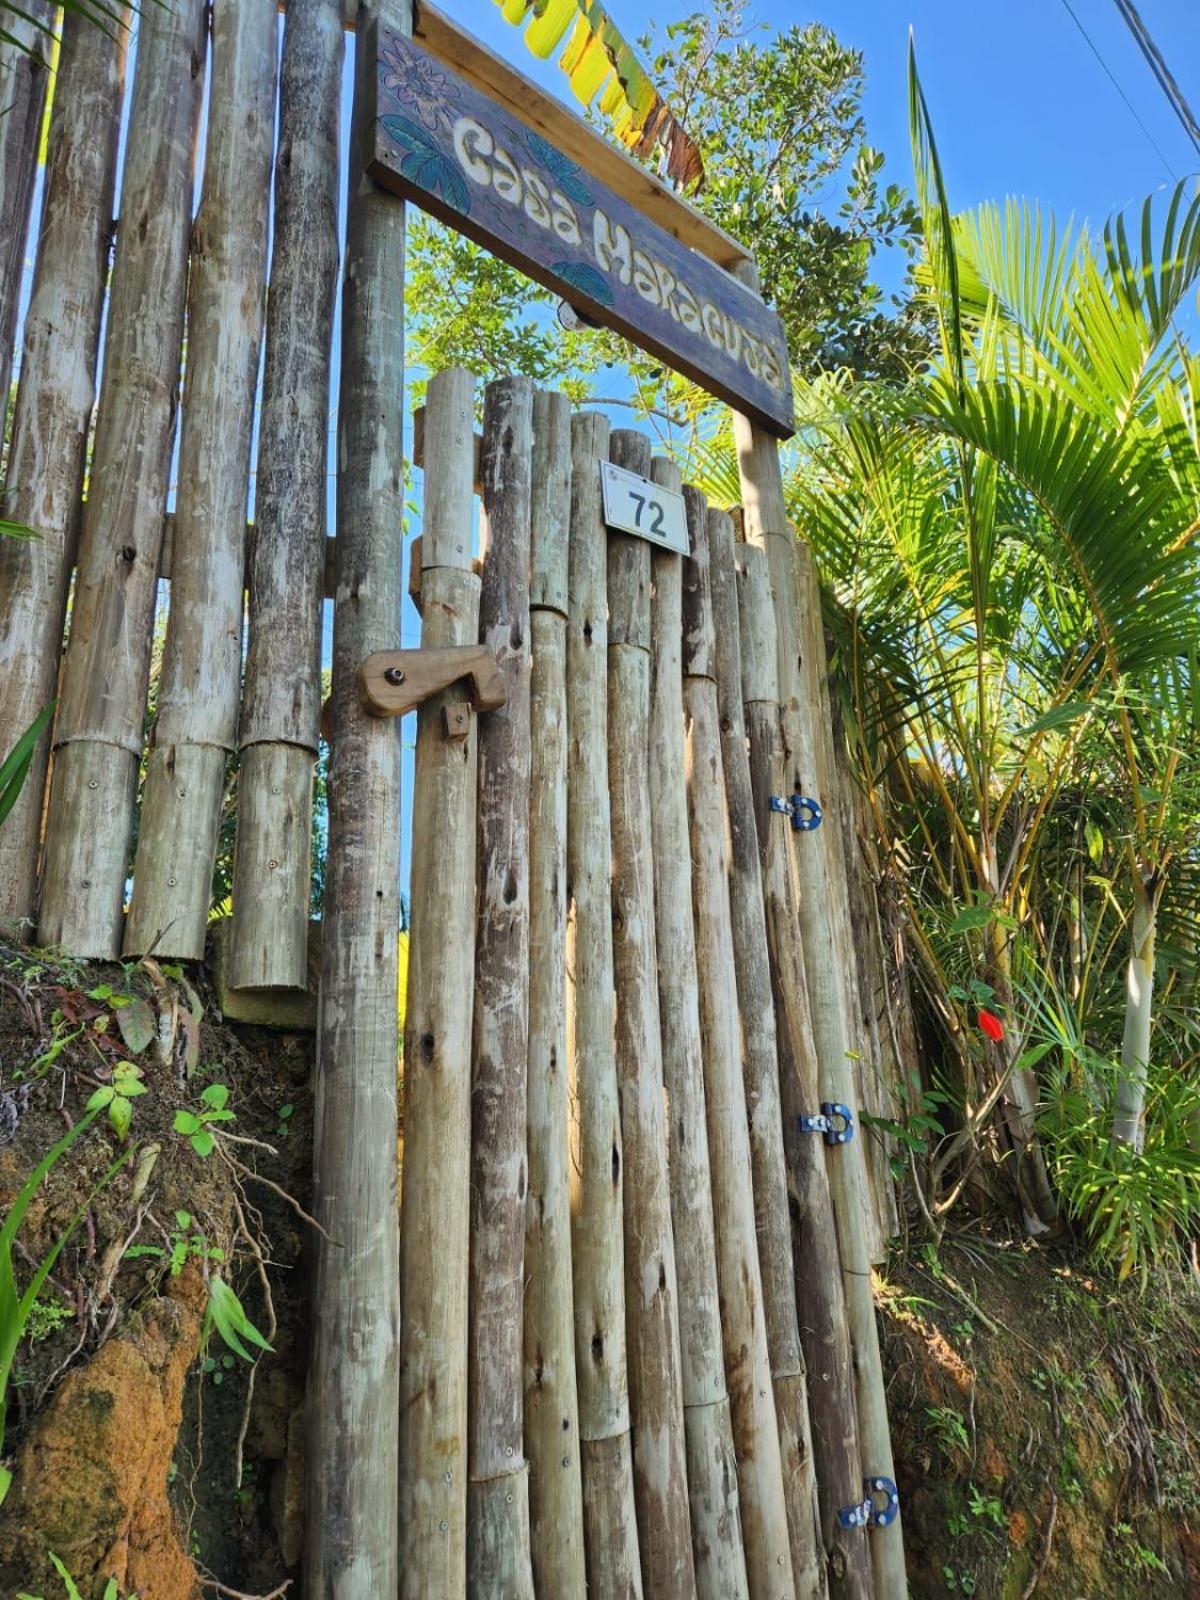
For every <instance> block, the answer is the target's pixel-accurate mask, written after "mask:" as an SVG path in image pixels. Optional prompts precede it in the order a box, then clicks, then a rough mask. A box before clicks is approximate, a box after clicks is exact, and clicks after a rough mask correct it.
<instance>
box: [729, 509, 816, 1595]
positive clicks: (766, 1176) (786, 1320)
mask: <svg viewBox="0 0 1200 1600" xmlns="http://www.w3.org/2000/svg"><path fill="white" fill-rule="evenodd" d="M707 528H708V558H709V580H710V588H711V594H712V608H713V622H714V626H715V636H716V643H715V649H714V653H713V659H714V664H715V668H716V676H717V705H718V709H719V711H720V718H721V764H722V767H723V768H724V772H725V796H726V801H727V804H728V807H729V851H730V857H729V859H730V874H729V905H730V913H731V917H732V926H733V953H734V960H735V963H736V966H737V999H738V1009H739V1011H740V1013H741V1018H742V1071H743V1075H744V1078H745V1083H746V1102H747V1110H748V1112H749V1117H750V1153H751V1157H752V1161H753V1170H754V1212H755V1228H756V1233H757V1236H758V1259H759V1265H760V1268H761V1271H762V1283H763V1303H764V1307H765V1310H766V1317H767V1348H768V1351H769V1353H770V1358H771V1376H772V1378H773V1380H774V1388H775V1415H776V1418H777V1420H778V1423H779V1444H780V1449H781V1450H782V1452H783V1470H784V1480H783V1481H784V1493H785V1495H786V1497H787V1508H788V1532H789V1535H790V1537H791V1546H792V1570H793V1573H794V1575H795V1579H796V1595H797V1600H810V1597H816V1596H820V1595H824V1594H825V1593H827V1587H826V1578H825V1559H824V1549H823V1544H822V1540H821V1537H820V1512H819V1510H818V1507H817V1481H816V1477H815V1475H814V1469H813V1452H812V1433H811V1429H810V1426H809V1418H808V1395H807V1383H806V1379H805V1369H804V1352H803V1349H802V1347H801V1343H800V1327H799V1323H798V1321H797V1316H796V1278H795V1272H794V1270H793V1264H792V1236H791V1221H790V1218H789V1215H788V1185H787V1167H786V1162H785V1160H784V1154H783V1115H782V1111H781V1109H780V1098H779V1055H778V1048H777V1044H776V1028H775V998H774V995H773V993H772V990H771V961H770V956H769V954H768V951H767V928H766V921H765V918H764V913H763V886H762V872H761V868H760V866H759V859H758V827H757V819H756V815H755V801H754V788H753V784H752V782H751V778H750V757H749V753H748V751H747V748H746V721H745V715H744V713H743V710H742V661H741V643H740V633H739V626H738V598H737V577H736V574H735V572H734V561H733V522H732V520H731V518H730V517H729V516H728V515H727V514H726V513H725V512H723V511H714V510H710V511H709V513H708V523H707Z"/></svg>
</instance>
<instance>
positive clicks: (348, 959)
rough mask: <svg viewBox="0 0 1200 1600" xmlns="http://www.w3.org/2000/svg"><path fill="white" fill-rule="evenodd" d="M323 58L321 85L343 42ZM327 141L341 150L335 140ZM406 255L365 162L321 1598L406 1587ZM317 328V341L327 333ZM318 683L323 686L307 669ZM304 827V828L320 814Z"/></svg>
mask: <svg viewBox="0 0 1200 1600" xmlns="http://www.w3.org/2000/svg"><path fill="white" fill-rule="evenodd" d="M387 15H388V18H389V20H391V21H395V22H396V23H397V24H398V25H400V26H403V25H404V24H405V22H406V21H407V20H408V17H409V13H408V10H407V7H406V6H405V5H404V4H402V3H401V4H398V5H397V6H396V8H395V9H394V10H393V9H392V8H390V7H389V9H388V12H387ZM376 16H377V12H376V9H375V6H374V5H373V4H372V5H366V6H364V8H363V10H362V12H361V13H360V27H361V30H362V31H361V32H360V33H359V54H358V58H357V63H356V65H357V72H356V75H355V86H354V88H355V92H354V115H353V122H352V144H351V148H352V149H353V150H354V151H355V152H360V151H361V150H362V147H363V142H364V141H365V140H366V139H367V138H368V137H370V136H371V133H372V130H373V128H374V121H375V117H374V87H375V56H374V52H373V50H372V49H371V48H370V46H369V39H370V26H371V24H372V23H373V22H374V20H375V18H376ZM311 20H312V22H313V23H314V25H315V28H316V30H317V32H318V33H319V32H320V30H321V29H322V28H328V27H329V26H330V25H331V24H332V23H333V22H336V21H337V20H338V19H337V18H336V15H335V16H334V17H332V18H331V17H329V15H328V13H327V11H326V8H325V7H324V6H322V7H321V9H320V12H319V13H318V14H317V15H315V16H314V17H313V18H312V19H311ZM310 38H311V35H310ZM331 42H332V41H331ZM312 59H313V61H314V65H318V64H319V65H318V76H319V77H320V76H321V72H322V71H323V67H324V64H325V63H327V62H328V59H329V50H328V47H326V48H324V49H320V48H318V49H317V52H316V55H315V57H314V58H312ZM298 65H299V63H297V66H298ZM322 81H325V80H324V79H323V78H322ZM335 105H336V101H335ZM292 139H293V141H294V142H293V143H291V144H290V145H289V146H288V154H289V159H290V160H292V161H293V162H295V161H303V160H304V159H305V154H304V152H303V150H302V149H301V148H300V147H301V146H303V144H304V142H305V136H304V132H303V131H302V130H301V129H299V128H298V127H296V126H295V125H293V132H292ZM316 144H317V147H318V148H319V149H321V150H327V149H328V146H327V144H326V143H325V141H324V140H322V139H318V140H317V141H316ZM282 148H283V147H282V145H281V151H282ZM403 260H404V208H403V206H400V205H397V203H396V201H395V200H394V199H393V198H392V197H391V196H390V195H385V194H384V193H383V192H382V191H381V190H377V189H376V188H375V187H374V186H373V185H372V184H371V183H370V182H369V180H367V179H366V178H365V177H364V176H363V172H362V166H361V158H360V156H359V155H357V154H356V156H355V164H354V165H353V166H352V167H351V170H350V198H349V215H348V220H347V227H346V273H345V287H344V292H343V300H342V383H341V392H340V395H339V403H338V460H339V466H340V469H341V470H340V472H339V475H338V485H337V488H338V498H337V513H338V541H337V562H336V571H335V599H334V612H333V675H332V691H331V693H332V704H331V717H332V740H331V744H332V751H333V759H332V763H331V767H330V775H329V868H328V873H327V876H326V888H325V926H324V939H323V940H322V949H321V999H320V1012H319V1017H318V1024H317V1075H316V1106H315V1113H314V1121H315V1134H314V1139H315V1150H314V1158H313V1159H314V1192H315V1197H314V1207H315V1214H316V1216H317V1218H318V1220H319V1221H320V1223H321V1226H322V1229H323V1230H324V1232H323V1233H322V1234H321V1235H320V1236H319V1237H318V1241H317V1273H316V1283H315V1286H314V1293H313V1299H312V1307H313V1310H312V1317H313V1330H312V1353H311V1364H310V1369H309V1381H308V1407H307V1443H306V1459H305V1479H306V1505H305V1528H306V1531H305V1539H306V1556H307V1570H306V1582H305V1593H306V1594H307V1595H309V1596H311V1597H312V1600H334V1597H336V1600H374V1597H376V1596H379V1595H386V1596H388V1597H389V1600H390V1597H391V1596H393V1595H395V1594H397V1592H398V1562H399V1540H398V1538H397V1533H396V1515H397V1498H398V1473H397V1462H398V1449H397V1396H398V1382H399V1377H398V1357H399V1351H398V1332H399V1330H398V1323H399V1317H400V1302H399V1296H398V1292H397V1291H398V1281H397V1272H396V1260H397V1251H398V1235H397V1220H396V1055H397V1038H396V1033H397V1017H396V976H397V940H398V933H399V926H400V750H399V738H398V730H397V727H396V724H395V723H394V722H391V721H381V720H378V719H376V718H372V717H369V716H367V715H366V714H365V713H364V711H363V709H362V706H361V705H360V703H359V699H358V692H357V685H356V682H355V675H356V671H357V668H358V665H359V663H360V662H361V661H362V660H363V659H364V657H366V656H367V655H369V654H371V653H372V652H373V651H375V650H379V649H383V648H393V647H394V646H395V644H396V641H397V639H398V637H399V628H400V568H401V550H402V530H403V487H402V484H403V455H402V420H403V419H402V410H401V408H402V404H403V395H404V273H403V266H402V263H403ZM317 328H318V338H319V339H322V338H323V336H324V326H323V324H321V323H320V322H318V324H317ZM319 370H320V369H319V367H318V371H319ZM318 393H320V391H319V390H318ZM306 531H307V530H306ZM304 687H305V690H306V691H307V692H309V693H311V691H312V683H311V680H308V681H307V682H306V683H305V686H304ZM305 754H306V756H307V754H308V753H307V752H305ZM304 822H305V827H306V828H307V826H308V816H307V813H306V814H305V819H304ZM471 853H472V856H473V850H472V852H471ZM304 889H305V894H307V883H305V885H304ZM467 970H468V972H469V970H470V969H469V967H468V969H467Z"/></svg>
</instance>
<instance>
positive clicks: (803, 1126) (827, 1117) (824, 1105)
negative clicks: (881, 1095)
mask: <svg viewBox="0 0 1200 1600" xmlns="http://www.w3.org/2000/svg"><path fill="white" fill-rule="evenodd" d="M796 1120H797V1122H798V1123H799V1124H800V1132H801V1133H823V1134H824V1135H825V1143H826V1144H829V1145H835V1144H849V1143H850V1141H851V1139H853V1137H854V1113H853V1112H852V1111H851V1110H850V1107H849V1106H844V1105H842V1104H841V1102H840V1101H837V1100H822V1102H821V1114H820V1116H816V1115H813V1116H801V1117H797V1118H796ZM839 1122H840V1123H841V1126H840V1127H838V1126H837V1124H838V1123H839Z"/></svg>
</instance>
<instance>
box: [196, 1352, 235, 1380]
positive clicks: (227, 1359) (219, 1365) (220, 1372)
mask: <svg viewBox="0 0 1200 1600" xmlns="http://www.w3.org/2000/svg"><path fill="white" fill-rule="evenodd" d="M236 1366H237V1362H236V1361H235V1360H234V1359H233V1357H232V1356H222V1357H221V1359H220V1360H219V1361H218V1360H217V1358H216V1357H215V1356H205V1358H204V1364H203V1367H202V1369H201V1370H202V1371H203V1372H204V1373H205V1375H206V1376H207V1377H210V1378H211V1379H212V1381H213V1382H214V1383H215V1384H221V1383H224V1382H225V1374H226V1373H227V1372H232V1371H233V1369H234V1367H236Z"/></svg>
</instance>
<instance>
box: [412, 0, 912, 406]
mask: <svg viewBox="0 0 1200 1600" xmlns="http://www.w3.org/2000/svg"><path fill="white" fill-rule="evenodd" d="M743 12H744V8H743V0H711V3H710V5H709V8H708V9H707V10H703V11H695V12H692V13H691V14H690V15H688V16H686V17H684V18H683V19H682V20H680V21H677V22H674V23H671V24H670V25H668V26H666V27H660V28H658V29H657V31H656V32H655V33H654V34H653V35H651V36H649V37H647V38H646V39H644V40H642V41H641V45H642V48H643V51H645V52H647V53H649V54H650V58H651V66H652V71H653V75H654V77H655V78H656V80H657V81H658V82H659V84H660V86H661V87H662V89H663V92H664V94H665V96H666V98H667V101H668V103H669V104H670V105H671V106H672V107H673V108H674V109H675V111H676V112H677V113H678V114H679V116H680V118H681V120H682V121H683V123H684V125H685V126H686V127H687V128H688V131H689V132H690V133H691V134H692V135H693V137H694V138H695V139H696V141H697V143H698V145H699V146H700V149H701V152H702V154H703V157H704V164H705V186H704V189H703V192H702V193H701V194H700V195H699V196H698V197H696V198H697V203H698V204H699V205H700V206H701V207H702V209H703V210H704V211H705V212H706V214H707V215H708V216H710V217H712V218H713V220H714V221H716V222H718V223H719V224H720V225H721V226H722V227H724V228H726V229H727V230H728V231H729V232H730V233H732V234H733V235H735V237H737V238H739V239H741V240H743V241H744V242H745V243H746V244H747V245H748V246H750V247H751V248H752V249H753V251H754V253H755V256H756V259H757V261H758V263H759V267H760V272H761V277H762V284H763V290H764V293H765V294H766V296H767V298H768V299H769V300H771V301H772V302H773V303H774V304H775V305H776V307H777V308H778V310H779V312H780V315H781V316H782V318H783V321H784V325H785V327H786V330H787V335H788V342H789V346H790V349H791V354H792V360H793V363H794V365H795V367H796V369H797V371H798V372H800V373H802V374H809V373H814V372H817V371H820V370H823V369H826V368H831V367H841V366H846V367H849V368H851V369H853V370H854V371H856V372H859V373H862V374H864V375H868V376H878V375H885V374H886V375H889V376H893V377H901V376H904V375H906V374H907V373H908V371H909V370H910V369H911V368H912V367H913V366H914V365H916V364H919V363H920V362H921V361H923V360H924V359H925V358H926V356H927V355H928V353H929V350H930V338H929V326H928V320H927V318H926V317H925V315H924V313H923V312H922V311H921V309H920V306H919V302H918V301H916V300H914V299H912V298H906V299H905V300H904V302H903V304H899V305H889V303H888V301H887V298H886V297H885V295H884V294H883V292H882V291H881V290H880V289H879V288H878V287H877V285H875V284H874V283H873V282H872V281H871V272H872V263H873V258H874V256H875V255H876V253H877V252H878V251H879V250H880V249H881V248H883V247H886V246H888V245H895V246H897V247H899V248H902V249H904V250H906V251H907V250H909V249H911V247H912V245H913V243H914V241H915V239H916V237H917V234H918V231H919V219H918V214H917V211H916V208H915V206H914V205H913V204H912V202H911V200H910V199H909V197H908V196H907V195H906V194H905V193H904V192H903V191H902V190H901V189H900V188H899V187H898V186H897V185H895V184H890V185H885V184H884V183H883V180H882V169H883V157H882V155H881V154H880V153H879V152H878V151H876V150H873V149H871V147H870V146H869V145H867V144H866V143H865V137H864V135H865V128H864V123H863V118H862V110H861V102H862V92H863V68H862V57H861V55H860V54H859V53H858V52H856V51H853V50H848V49H846V48H845V47H844V46H843V45H841V44H840V43H839V42H838V40H837V39H836V38H835V37H834V35H833V34H832V33H831V32H830V31H829V29H827V28H824V27H821V26H819V25H818V24H812V25H810V26H808V27H805V28H799V27H793V28H790V29H788V30H787V31H786V32H784V33H780V34H778V35H773V34H772V33H771V31H770V30H769V29H768V28H766V27H765V26H753V27H751V26H748V25H747V23H746V21H745V17H744V14H743ZM407 283H408V295H407V298H408V305H409V308H410V310H409V331H410V337H411V340H412V345H411V356H412V360H413V361H414V362H415V363H416V364H417V365H418V366H420V367H423V368H425V369H426V370H428V371H436V370H438V369H439V368H441V367H444V366H447V365H454V364H458V365H462V366H466V367H469V368H470V369H471V370H472V371H474V372H476V373H479V374H480V375H481V376H483V377H491V376H493V375H495V374H498V373H505V372H513V371H520V372H525V373H528V374H529V375H530V376H531V377H533V378H534V379H535V380H536V381H538V382H542V383H554V384H557V385H560V386H562V387H564V388H565V389H566V390H567V391H568V392H569V393H571V394H572V396H573V397H574V398H575V399H576V400H582V399H584V398H600V399H604V398H608V397H609V395H610V391H611V388H612V387H613V386H612V385H609V384H606V380H605V376H604V374H605V372H606V370H607V369H609V368H614V367H620V368H622V369H624V370H626V371H628V373H629V375H630V377H631V378H632V380H633V384H634V389H635V393H636V396H637V400H638V403H639V404H640V406H641V407H642V408H643V409H644V410H647V411H650V410H655V409H663V408H668V409H669V410H670V411H671V413H672V414H673V415H677V416H684V417H688V416H692V415H694V414H695V413H696V412H697V411H699V410H700V409H702V408H703V407H704V406H705V405H706V404H707V400H706V397H704V396H702V395H701V394H700V393H699V391H697V390H696V389H695V386H694V385H691V384H688V383H686V382H685V381H683V380H680V379H676V378H674V377H673V376H671V375H669V374H668V373H666V372H665V371H664V370H663V369H662V367H661V366H660V365H659V363H658V362H657V361H655V360H654V359H653V358H651V357H648V356H645V355H643V354H641V353H640V352H638V351H636V350H634V349H633V348H632V347H631V346H630V345H628V344H627V343H626V341H625V340H623V339H620V338H619V337H617V336H616V335H614V334H610V333H608V332H605V331H597V330H590V329H584V330H574V331H568V330H565V329H563V328H560V327H559V326H558V325H557V323H556V321H555V320H554V317H553V315H552V311H553V308H554V306H555V305H556V304H557V297H556V296H554V295H552V294H550V293H549V292H548V291H546V290H543V289H541V288H539V287H538V286H537V285H535V284H532V283H531V282H530V281H529V280H528V279H527V278H525V277H524V276H523V275H522V274H521V273H519V272H517V271H516V270H515V269H514V268H512V267H509V266H507V265H505V264H504V263H503V262H500V261H497V260H495V259H494V258H493V257H491V256H490V255H488V253H487V252H486V251H484V250H481V249H479V248H478V246H476V245H473V244H471V243H470V242H469V241H468V240H465V239H463V238H461V237H460V236H458V235H457V234H455V233H453V232H451V231H449V230H447V229H445V228H443V227H442V226H441V225H440V224H438V223H436V222H433V221H431V220H430V219H429V218H428V217H425V216H423V215H421V214H420V213H418V212H416V211H414V212H413V215H412V220H411V223H410V228H409V240H408V280H407ZM617 387H618V390H619V391H623V389H624V386H623V385H618V386H617Z"/></svg>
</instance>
